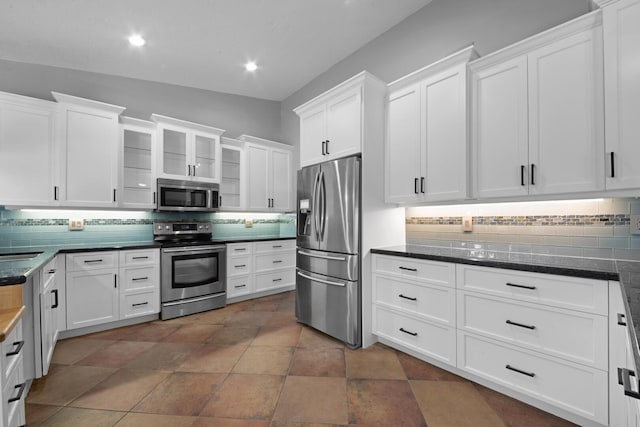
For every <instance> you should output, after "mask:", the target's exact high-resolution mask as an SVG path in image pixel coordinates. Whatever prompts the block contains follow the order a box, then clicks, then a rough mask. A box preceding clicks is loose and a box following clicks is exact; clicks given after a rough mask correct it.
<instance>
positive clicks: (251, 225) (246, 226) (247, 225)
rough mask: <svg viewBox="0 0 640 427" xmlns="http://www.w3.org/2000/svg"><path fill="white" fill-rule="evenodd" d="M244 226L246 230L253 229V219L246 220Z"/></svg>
mask: <svg viewBox="0 0 640 427" xmlns="http://www.w3.org/2000/svg"><path fill="white" fill-rule="evenodd" d="M244 226H245V228H251V227H253V220H252V219H245V220H244Z"/></svg>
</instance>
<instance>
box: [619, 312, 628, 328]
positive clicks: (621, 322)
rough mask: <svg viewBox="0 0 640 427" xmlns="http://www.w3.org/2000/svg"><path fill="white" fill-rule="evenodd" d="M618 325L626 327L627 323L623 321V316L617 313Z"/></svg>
mask: <svg viewBox="0 0 640 427" xmlns="http://www.w3.org/2000/svg"><path fill="white" fill-rule="evenodd" d="M618 325H620V326H627V322H626V320H625V316H624V314H622V313H618Z"/></svg>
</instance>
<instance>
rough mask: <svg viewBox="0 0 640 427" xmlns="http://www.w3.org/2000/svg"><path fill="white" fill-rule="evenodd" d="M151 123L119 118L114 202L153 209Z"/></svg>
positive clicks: (154, 129)
mask: <svg viewBox="0 0 640 427" xmlns="http://www.w3.org/2000/svg"><path fill="white" fill-rule="evenodd" d="M156 151H157V148H156V128H155V123H152V122H147V121H144V120H138V119H132V118H130V117H121V118H120V153H119V155H120V177H119V179H120V182H119V187H118V188H119V189H120V191H119V193H120V197H119V198H118V206H120V207H124V208H139V209H154V208H155V202H156V157H157V152H156Z"/></svg>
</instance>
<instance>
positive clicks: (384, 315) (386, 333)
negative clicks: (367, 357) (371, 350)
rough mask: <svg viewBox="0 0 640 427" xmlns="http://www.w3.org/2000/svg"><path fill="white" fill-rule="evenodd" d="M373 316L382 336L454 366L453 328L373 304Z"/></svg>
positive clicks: (454, 334) (376, 332) (454, 339)
mask: <svg viewBox="0 0 640 427" xmlns="http://www.w3.org/2000/svg"><path fill="white" fill-rule="evenodd" d="M373 317H374V318H373V329H374V333H375V334H376V335H378V336H379V337H381V338H386V339H388V340H390V341H393V342H395V343H398V344H401V345H404V346H406V347H409V348H412V349H414V350H417V351H419V352H420V353H422V354H424V355H425V356H429V357H433V358H434V359H438V360H440V361H442V362H445V363H448V364H450V365H453V366H455V363H456V330H455V329H454V328H451V327H448V326H443V325H439V324H435V323H431V322H424V321H420V320H417V319H414V318H412V317H409V316H405V315H403V314H400V313H397V312H394V311H391V310H387V309H386V308H383V307H380V306H376V307H374V312H373Z"/></svg>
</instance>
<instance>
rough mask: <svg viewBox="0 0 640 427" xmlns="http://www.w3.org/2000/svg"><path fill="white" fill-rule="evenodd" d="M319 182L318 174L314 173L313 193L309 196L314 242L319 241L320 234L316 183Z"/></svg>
mask: <svg viewBox="0 0 640 427" xmlns="http://www.w3.org/2000/svg"><path fill="white" fill-rule="evenodd" d="M319 181H320V172H318V173H316V176H315V178H314V180H313V192H312V194H311V199H312V201H313V206H312V207H311V209H312V211H311V212H312V215H313V233H314V235H315V238H316V241H319V240H320V234H319V233H318V227H319V223H318V203H319V201H318V183H319Z"/></svg>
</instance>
